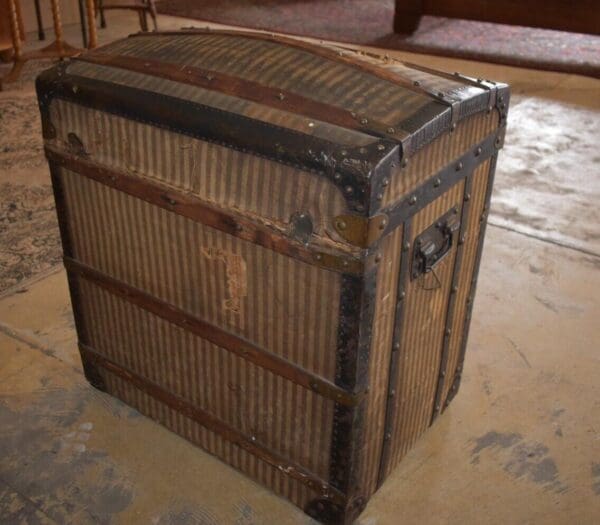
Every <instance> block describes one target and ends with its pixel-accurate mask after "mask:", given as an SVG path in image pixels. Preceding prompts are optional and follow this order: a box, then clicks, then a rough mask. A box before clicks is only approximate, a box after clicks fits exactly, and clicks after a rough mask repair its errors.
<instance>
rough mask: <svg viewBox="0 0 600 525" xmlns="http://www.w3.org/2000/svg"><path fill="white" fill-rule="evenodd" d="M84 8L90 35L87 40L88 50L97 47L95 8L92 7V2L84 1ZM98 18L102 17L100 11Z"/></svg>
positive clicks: (92, 0) (89, 0)
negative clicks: (85, 8)
mask: <svg viewBox="0 0 600 525" xmlns="http://www.w3.org/2000/svg"><path fill="white" fill-rule="evenodd" d="M86 7H87V11H86V14H87V22H88V33H89V35H90V38H89V40H88V49H94V48H95V47H97V46H98V32H97V31H96V7H95V6H94V0H86ZM100 16H102V11H100Z"/></svg>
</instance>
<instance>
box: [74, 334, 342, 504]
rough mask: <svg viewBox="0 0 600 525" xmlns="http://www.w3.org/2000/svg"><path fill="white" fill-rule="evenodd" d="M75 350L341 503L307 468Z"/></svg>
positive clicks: (101, 358) (126, 372) (101, 359)
mask: <svg viewBox="0 0 600 525" xmlns="http://www.w3.org/2000/svg"><path fill="white" fill-rule="evenodd" d="M79 349H80V351H81V354H82V356H83V358H84V359H85V360H86V361H87V362H88V363H89V362H91V363H93V364H94V365H95V366H97V367H100V368H103V369H105V370H107V371H108V372H111V373H113V374H115V375H117V376H119V377H120V378H122V379H124V380H125V381H127V382H129V383H131V384H132V385H133V386H135V387H136V388H138V389H140V390H142V391H143V392H145V393H146V394H148V395H150V396H151V397H153V398H155V399H157V400H158V401H160V402H161V403H164V404H165V405H167V406H169V407H171V408H173V409H174V410H176V411H177V412H179V413H180V414H182V415H183V416H185V417H188V418H190V419H193V420H194V421H197V422H198V423H200V424H201V425H202V426H204V427H206V428H208V429H209V430H211V431H213V432H215V433H217V434H219V435H220V436H221V437H222V438H223V439H226V440H227V441H230V442H231V443H233V444H235V445H236V446H238V447H240V448H242V449H243V450H245V451H247V452H250V453H251V454H254V455H255V456H257V457H258V458H260V459H261V460H263V461H265V462H267V463H268V464H270V465H273V466H274V467H276V468H277V469H278V470H280V471H281V472H284V473H285V474H286V475H288V476H290V477H292V478H294V479H296V480H298V481H301V482H302V483H304V484H305V485H307V486H308V487H310V488H311V489H313V490H315V491H317V492H318V493H320V494H322V495H323V496H324V497H326V498H329V499H331V500H332V501H334V502H336V503H339V504H344V503H345V501H346V498H345V496H344V494H343V493H342V492H340V491H339V490H337V489H336V488H335V487H332V486H331V485H329V484H328V483H327V482H326V481H324V480H322V479H320V478H319V477H317V476H315V475H314V474H313V473H312V472H309V471H307V470H306V469H305V468H303V467H301V466H300V465H298V464H296V463H293V462H291V461H289V460H288V459H286V458H283V457H281V456H280V455H278V454H276V453H274V452H272V451H270V450H269V449H268V448H266V447H264V446H263V445H261V444H260V443H258V442H257V441H256V440H253V439H252V438H251V437H248V436H245V435H243V434H241V433H240V432H238V431H237V430H236V429H234V428H232V427H230V426H229V425H227V424H225V423H223V422H222V421H220V420H219V419H217V418H216V417H214V416H213V415H212V414H210V413H209V412H206V411H204V410H202V409H200V408H198V407H196V406H194V405H193V404H191V403H190V402H188V401H186V400H185V399H183V398H181V397H178V396H176V395H174V394H172V393H170V392H168V391H167V390H164V389H163V388H161V387H159V386H158V385H156V384H154V383H152V382H151V381H148V380H147V379H146V378H144V377H142V376H140V375H138V374H136V373H134V372H132V371H130V370H127V369H125V368H123V367H121V366H119V365H117V364H116V363H114V362H112V361H111V360H109V359H107V358H106V357H104V356H102V355H100V354H98V353H96V352H95V351H94V350H93V349H92V348H90V347H88V346H86V345H83V344H80V345H79Z"/></svg>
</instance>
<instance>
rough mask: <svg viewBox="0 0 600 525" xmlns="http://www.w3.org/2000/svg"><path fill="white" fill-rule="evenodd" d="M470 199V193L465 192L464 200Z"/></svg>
mask: <svg viewBox="0 0 600 525" xmlns="http://www.w3.org/2000/svg"><path fill="white" fill-rule="evenodd" d="M469 200H471V194H470V193H465V202H466V201H469Z"/></svg>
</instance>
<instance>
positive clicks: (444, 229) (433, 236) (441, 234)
mask: <svg viewBox="0 0 600 525" xmlns="http://www.w3.org/2000/svg"><path fill="white" fill-rule="evenodd" d="M459 228H460V217H459V215H458V208H457V207H455V208H453V209H451V210H450V211H449V212H447V213H445V214H444V215H442V216H441V217H440V218H439V219H438V220H437V221H435V222H434V223H433V224H432V225H431V226H429V228H427V229H426V230H424V231H423V232H422V233H421V234H420V235H419V236H418V237H417V238H416V239H415V242H414V250H413V258H412V270H411V277H412V278H413V279H416V278H417V277H419V276H420V275H423V274H425V273H427V272H429V271H431V270H432V269H433V267H434V266H435V265H436V264H437V263H438V262H440V261H441V260H442V259H443V258H444V256H445V255H446V254H447V253H448V252H449V251H450V248H452V245H453V244H454V242H455V240H454V238H455V234H456V232H457V231H458V230H459Z"/></svg>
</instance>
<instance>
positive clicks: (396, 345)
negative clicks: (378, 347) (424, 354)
mask: <svg viewBox="0 0 600 525" xmlns="http://www.w3.org/2000/svg"><path fill="white" fill-rule="evenodd" d="M392 348H393V349H394V350H400V343H394V346H392Z"/></svg>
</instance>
